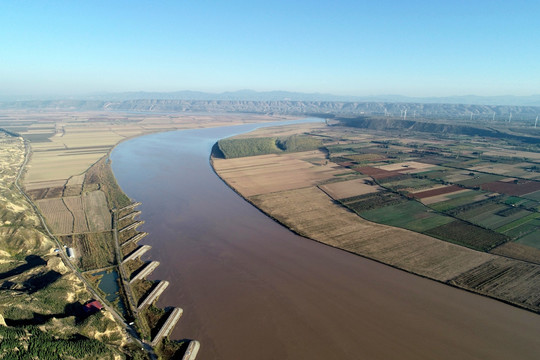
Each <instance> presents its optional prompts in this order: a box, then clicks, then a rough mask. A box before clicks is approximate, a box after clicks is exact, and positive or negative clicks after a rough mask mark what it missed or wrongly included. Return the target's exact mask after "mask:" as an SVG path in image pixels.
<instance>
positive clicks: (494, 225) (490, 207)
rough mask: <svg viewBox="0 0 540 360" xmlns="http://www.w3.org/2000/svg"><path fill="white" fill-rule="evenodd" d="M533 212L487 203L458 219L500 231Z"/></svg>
mask: <svg viewBox="0 0 540 360" xmlns="http://www.w3.org/2000/svg"><path fill="white" fill-rule="evenodd" d="M530 214H531V212H530V211H527V210H523V209H520V208H515V207H511V206H508V205H504V204H499V203H496V202H486V203H484V204H483V205H482V206H479V207H474V208H472V209H470V210H466V211H463V212H459V213H458V214H456V216H457V217H459V218H461V219H463V220H467V221H470V222H472V223H475V224H478V225H480V226H483V227H486V228H489V229H498V228H500V227H502V226H504V225H506V224H509V223H511V222H513V221H515V220H518V219H520V218H522V217H526V216H528V215H530Z"/></svg>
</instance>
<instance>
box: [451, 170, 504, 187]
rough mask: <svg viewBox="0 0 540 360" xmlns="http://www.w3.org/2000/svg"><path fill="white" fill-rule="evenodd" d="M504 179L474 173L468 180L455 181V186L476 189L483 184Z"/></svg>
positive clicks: (498, 176)
mask: <svg viewBox="0 0 540 360" xmlns="http://www.w3.org/2000/svg"><path fill="white" fill-rule="evenodd" d="M501 179H504V176H500V175H491V174H481V173H475V175H474V176H471V178H470V179H467V180H461V181H456V184H460V185H463V186H467V187H477V186H480V185H482V184H485V183H489V182H494V181H498V180H501Z"/></svg>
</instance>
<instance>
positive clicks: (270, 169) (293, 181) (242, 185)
mask: <svg viewBox="0 0 540 360" xmlns="http://www.w3.org/2000/svg"><path fill="white" fill-rule="evenodd" d="M315 159H316V160H318V161H319V162H320V163H321V164H324V165H316V164H314V162H315V161H314V160H315ZM307 160H310V161H307ZM214 168H215V169H216V171H218V172H219V173H220V174H223V178H224V179H225V181H226V182H227V183H229V184H230V185H231V186H232V187H234V188H235V189H236V190H237V191H239V192H240V193H242V194H243V195H245V196H252V195H257V194H265V193H271V192H276V191H283V190H290V189H296V188H300V187H305V186H310V185H315V184H317V183H319V182H321V181H323V180H326V179H329V178H332V177H334V175H336V174H342V173H343V172H344V171H345V172H350V173H351V174H352V173H353V172H352V171H351V170H347V169H343V168H341V167H340V166H338V165H336V164H334V163H331V162H327V161H326V160H325V154H324V153H323V152H321V151H318V150H317V151H305V152H301V153H294V154H284V155H274V154H273V155H260V156H250V157H246V158H236V159H227V160H223V159H214Z"/></svg>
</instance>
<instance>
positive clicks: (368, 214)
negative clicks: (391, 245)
mask: <svg viewBox="0 0 540 360" xmlns="http://www.w3.org/2000/svg"><path fill="white" fill-rule="evenodd" d="M360 215H361V216H362V217H363V218H365V219H367V220H370V221H374V222H377V223H381V224H386V225H391V226H397V227H402V228H405V229H409V230H414V231H418V232H423V231H426V230H428V229H431V228H434V227H437V226H440V225H444V224H447V223H449V222H452V221H453V220H454V219H453V218H451V217H449V216H442V215H439V214H436V213H433V212H429V209H428V208H426V207H425V206H424V205H422V204H420V203H418V202H416V201H413V200H410V201H406V202H403V203H400V204H397V205H390V206H385V207H381V208H378V209H375V210H369V211H365V212H361V213H360Z"/></svg>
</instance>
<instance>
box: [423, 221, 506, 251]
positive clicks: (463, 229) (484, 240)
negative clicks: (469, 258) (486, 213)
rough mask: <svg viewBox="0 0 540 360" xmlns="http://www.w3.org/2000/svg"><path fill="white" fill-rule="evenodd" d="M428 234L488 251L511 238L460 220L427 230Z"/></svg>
mask: <svg viewBox="0 0 540 360" xmlns="http://www.w3.org/2000/svg"><path fill="white" fill-rule="evenodd" d="M426 234H428V235H432V236H435V237H437V238H440V239H444V240H447V241H451V242H453V243H456V244H460V245H463V246H467V247H471V248H473V249H477V250H482V251H488V250H490V249H492V248H494V247H495V246H498V245H501V244H503V243H504V242H506V241H508V240H509V238H508V237H506V236H504V235H502V234H498V233H495V232H493V231H489V230H486V229H482V228H480V227H477V226H474V225H471V224H468V223H466V222H463V221H459V220H455V221H453V222H450V223H448V224H445V225H441V226H438V227H435V228H432V229H429V230H426Z"/></svg>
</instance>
